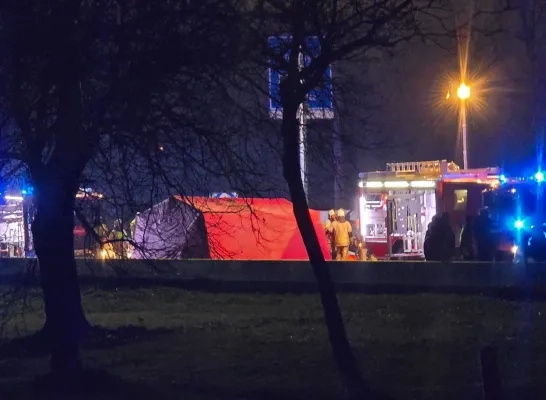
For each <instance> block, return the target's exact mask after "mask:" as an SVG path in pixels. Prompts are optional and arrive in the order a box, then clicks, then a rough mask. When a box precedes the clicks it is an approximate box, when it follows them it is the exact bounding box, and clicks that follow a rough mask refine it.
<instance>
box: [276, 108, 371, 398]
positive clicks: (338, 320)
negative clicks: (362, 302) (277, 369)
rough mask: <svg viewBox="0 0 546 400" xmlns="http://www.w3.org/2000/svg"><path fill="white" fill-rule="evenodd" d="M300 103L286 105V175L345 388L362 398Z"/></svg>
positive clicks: (364, 391) (364, 392)
mask: <svg viewBox="0 0 546 400" xmlns="http://www.w3.org/2000/svg"><path fill="white" fill-rule="evenodd" d="M298 123H299V122H298V121H297V107H296V108H291V109H290V108H288V107H286V106H285V107H284V108H283V122H282V137H283V144H284V155H283V175H284V178H285V180H286V182H287V184H288V187H289V190H290V196H291V198H292V203H293V207H294V215H295V217H296V221H297V224H298V228H299V230H300V232H301V235H302V237H303V242H304V244H305V248H306V249H307V253H308V255H309V260H310V262H311V266H312V268H313V272H314V274H315V277H316V279H317V283H318V288H319V291H320V298H321V301H322V308H323V311H324V318H325V322H326V326H327V328H328V334H329V339H330V345H331V346H332V351H333V355H334V359H335V361H336V364H337V367H338V369H339V372H340V375H341V379H342V381H343V384H344V387H345V389H347V390H348V391H349V394H350V395H351V397H352V398H359V399H362V398H364V397H366V396H367V395H368V394H369V390H368V387H367V384H366V382H365V381H364V379H363V377H362V374H361V372H360V369H359V367H358V364H357V362H356V359H355V356H354V354H353V351H352V349H351V346H350V344H349V340H348V339H347V333H346V331H345V325H344V322H343V317H342V315H341V310H340V308H339V304H338V301H337V296H336V291H335V287H334V283H333V281H332V277H331V275H330V270H329V269H328V264H327V263H326V261H325V259H324V255H323V254H322V250H321V247H320V243H319V240H318V237H317V234H316V232H315V229H314V226H313V222H312V220H311V216H310V214H309V207H308V204H307V199H306V196H305V192H304V188H303V183H302V181H301V178H300V174H299V173H298V172H297V171H299V170H300V162H299V148H298V145H299V141H298V137H299V136H298V128H299V126H298Z"/></svg>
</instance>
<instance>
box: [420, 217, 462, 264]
mask: <svg viewBox="0 0 546 400" xmlns="http://www.w3.org/2000/svg"><path fill="white" fill-rule="evenodd" d="M424 250H425V258H426V260H429V261H449V260H451V258H452V257H453V253H454V250H455V234H454V233H453V229H451V223H450V219H449V213H447V212H443V213H442V214H441V215H440V216H438V217H437V218H433V219H432V222H431V223H430V225H429V229H428V230H427V233H426V235H425V245H424Z"/></svg>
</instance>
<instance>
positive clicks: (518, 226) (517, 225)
mask: <svg viewBox="0 0 546 400" xmlns="http://www.w3.org/2000/svg"><path fill="white" fill-rule="evenodd" d="M514 226H515V227H516V229H522V228H523V221H522V220H521V219H518V220H517V221H516V222H515V223H514Z"/></svg>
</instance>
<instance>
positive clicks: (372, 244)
mask: <svg viewBox="0 0 546 400" xmlns="http://www.w3.org/2000/svg"><path fill="white" fill-rule="evenodd" d="M499 174H500V170H499V168H496V167H494V168H477V169H466V170H462V169H460V168H459V167H458V166H457V165H456V164H455V163H453V162H448V161H447V160H438V161H420V162H402V163H388V164H387V168H386V170H385V171H376V172H367V173H360V174H359V179H360V180H359V182H358V186H359V199H358V201H359V224H358V225H359V230H360V233H361V235H362V237H363V238H364V241H365V243H366V247H367V248H368V249H369V250H370V251H371V253H372V254H373V255H375V256H376V257H378V258H387V259H390V258H416V259H422V258H424V241H425V234H426V231H427V228H428V225H429V223H430V222H431V221H432V218H433V217H434V215H436V214H438V213H441V212H446V211H447V212H449V213H450V216H451V224H452V228H453V231H454V233H455V237H456V245H457V246H458V244H459V238H460V232H461V230H462V227H463V225H464V223H465V221H466V216H467V215H477V214H478V212H479V210H480V208H481V207H482V192H483V190H485V189H488V188H492V187H497V186H498V185H499V176H500V175H499Z"/></svg>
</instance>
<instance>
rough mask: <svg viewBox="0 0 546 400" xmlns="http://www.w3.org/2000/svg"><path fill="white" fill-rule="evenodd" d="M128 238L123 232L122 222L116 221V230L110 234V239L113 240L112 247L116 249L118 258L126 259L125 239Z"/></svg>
mask: <svg viewBox="0 0 546 400" xmlns="http://www.w3.org/2000/svg"><path fill="white" fill-rule="evenodd" d="M126 238H127V233H126V232H125V231H124V230H123V225H122V222H121V220H119V219H118V220H116V221H115V222H114V229H112V232H110V237H109V238H108V239H110V240H112V241H113V242H112V247H113V248H114V253H115V255H116V258H126V257H127V252H126V244H125V239H126Z"/></svg>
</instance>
